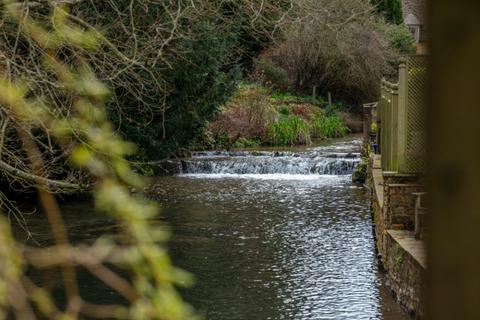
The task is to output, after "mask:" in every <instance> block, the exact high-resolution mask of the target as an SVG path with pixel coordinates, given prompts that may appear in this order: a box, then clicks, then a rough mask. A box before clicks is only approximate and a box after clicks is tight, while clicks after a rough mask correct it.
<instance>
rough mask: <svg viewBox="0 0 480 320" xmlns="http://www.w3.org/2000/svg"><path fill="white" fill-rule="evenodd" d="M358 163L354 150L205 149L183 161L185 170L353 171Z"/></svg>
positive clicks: (341, 173)
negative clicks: (334, 151)
mask: <svg viewBox="0 0 480 320" xmlns="http://www.w3.org/2000/svg"><path fill="white" fill-rule="evenodd" d="M358 163H359V155H358V154H354V153H322V152H319V151H306V152H300V153H295V152H270V151H208V152H207V151H204V152H196V153H194V154H193V155H192V158H191V159H189V160H184V161H182V174H235V175H244V174H245V175H246V174H249V175H252V174H255V175H259V174H263V175H266V174H291V175H349V174H351V173H352V172H353V170H354V168H355V166H356V165H357V164H358Z"/></svg>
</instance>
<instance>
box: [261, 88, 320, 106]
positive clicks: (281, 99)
mask: <svg viewBox="0 0 480 320" xmlns="http://www.w3.org/2000/svg"><path fill="white" fill-rule="evenodd" d="M270 99H271V100H272V102H274V103H277V104H278V103H307V104H311V105H315V106H319V107H323V106H326V105H327V99H326V98H324V97H322V96H318V97H316V98H315V101H313V97H312V96H311V95H306V94H303V93H300V92H297V93H291V92H285V91H275V92H273V93H272V94H271V95H270Z"/></svg>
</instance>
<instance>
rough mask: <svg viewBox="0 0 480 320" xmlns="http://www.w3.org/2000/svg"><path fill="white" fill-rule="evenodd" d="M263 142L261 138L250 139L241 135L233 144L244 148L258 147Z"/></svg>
mask: <svg viewBox="0 0 480 320" xmlns="http://www.w3.org/2000/svg"><path fill="white" fill-rule="evenodd" d="M260 144H261V142H260V140H258V139H248V138H244V137H240V138H239V139H238V140H237V141H235V143H234V144H233V146H234V147H235V148H239V149H243V148H257V147H259V146H260Z"/></svg>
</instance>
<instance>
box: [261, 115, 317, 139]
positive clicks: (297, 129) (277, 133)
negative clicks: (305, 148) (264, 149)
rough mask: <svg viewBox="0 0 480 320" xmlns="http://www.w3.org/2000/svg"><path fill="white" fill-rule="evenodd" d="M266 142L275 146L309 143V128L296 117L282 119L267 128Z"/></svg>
mask: <svg viewBox="0 0 480 320" xmlns="http://www.w3.org/2000/svg"><path fill="white" fill-rule="evenodd" d="M267 141H268V143H270V144H271V145H275V146H293V145H298V144H304V145H306V144H309V143H311V137H310V127H309V125H308V124H307V123H306V122H305V121H304V120H303V119H302V118H300V117H298V116H288V117H283V118H281V119H280V121H278V122H277V123H273V124H271V125H270V126H269V127H268V128H267Z"/></svg>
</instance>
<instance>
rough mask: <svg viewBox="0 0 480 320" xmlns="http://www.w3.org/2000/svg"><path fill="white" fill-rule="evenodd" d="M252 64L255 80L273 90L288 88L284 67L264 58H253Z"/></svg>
mask: <svg viewBox="0 0 480 320" xmlns="http://www.w3.org/2000/svg"><path fill="white" fill-rule="evenodd" d="M253 64H254V78H255V80H256V81H258V82H260V83H261V84H263V85H265V86H267V87H269V88H272V89H274V90H281V91H285V90H288V89H289V87H290V79H289V78H288V72H287V71H286V70H285V69H283V68H282V67H279V66H277V65H275V64H274V63H273V62H272V61H271V60H269V59H265V58H258V59H254V60H253Z"/></svg>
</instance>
